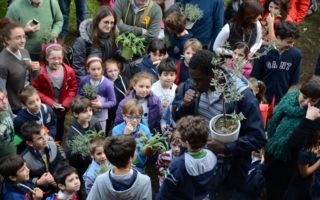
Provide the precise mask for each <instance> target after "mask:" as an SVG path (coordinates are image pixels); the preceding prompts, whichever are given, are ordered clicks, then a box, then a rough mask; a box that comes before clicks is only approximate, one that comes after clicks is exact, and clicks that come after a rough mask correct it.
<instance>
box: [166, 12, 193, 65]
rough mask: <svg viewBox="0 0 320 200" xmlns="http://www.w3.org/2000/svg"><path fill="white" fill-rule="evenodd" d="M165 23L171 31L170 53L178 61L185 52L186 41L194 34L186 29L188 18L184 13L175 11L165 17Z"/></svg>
mask: <svg viewBox="0 0 320 200" xmlns="http://www.w3.org/2000/svg"><path fill="white" fill-rule="evenodd" d="M164 23H165V25H166V28H167V30H168V32H169V43H170V46H169V47H168V54H169V56H170V58H172V59H173V60H174V61H175V62H177V61H178V60H179V59H180V57H181V55H182V54H183V46H184V44H185V42H186V41H187V40H189V39H191V38H192V34H189V33H188V31H187V30H186V23H187V18H186V16H185V15H183V14H182V13H180V12H177V11H174V12H172V13H170V14H169V15H168V16H167V17H166V18H165V21H164Z"/></svg>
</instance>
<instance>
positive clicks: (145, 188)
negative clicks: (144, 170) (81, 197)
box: [87, 136, 152, 200]
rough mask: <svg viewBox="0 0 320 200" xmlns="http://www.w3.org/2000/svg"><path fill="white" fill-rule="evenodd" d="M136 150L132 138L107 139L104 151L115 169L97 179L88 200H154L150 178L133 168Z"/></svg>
mask: <svg viewBox="0 0 320 200" xmlns="http://www.w3.org/2000/svg"><path fill="white" fill-rule="evenodd" d="M135 150H136V142H135V141H134V139H133V138H132V137H126V136H117V137H109V138H107V141H106V145H105V148H104V151H105V153H106V156H107V159H108V160H109V162H110V163H111V164H112V165H113V166H114V167H113V168H112V169H111V170H109V171H108V172H106V173H104V174H103V175H100V176H99V177H98V178H97V180H96V181H95V183H94V185H93V187H92V189H91V191H90V193H89V195H88V198H87V199H88V200H104V199H108V200H127V199H148V200H149V199H152V192H151V181H150V178H149V177H148V176H147V175H143V174H141V173H140V172H138V171H137V170H136V169H134V168H132V166H131V164H132V161H133V160H135V156H136V155H135Z"/></svg>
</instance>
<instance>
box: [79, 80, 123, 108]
mask: <svg viewBox="0 0 320 200" xmlns="http://www.w3.org/2000/svg"><path fill="white" fill-rule="evenodd" d="M85 84H91V83H90V76H89V75H88V76H84V77H83V78H82V79H81V81H80V84H79V89H78V92H77V94H78V95H81V96H83V92H82V88H83V86H84V85H85ZM98 95H99V96H101V97H105V98H106V99H107V100H106V101H105V102H103V103H102V109H108V108H111V107H113V106H115V105H116V103H117V100H116V95H115V93H114V89H113V82H112V81H110V80H109V79H107V78H106V77H104V80H103V81H102V82H101V83H100V84H99V86H98Z"/></svg>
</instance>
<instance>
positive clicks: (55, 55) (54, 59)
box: [47, 50, 63, 70]
mask: <svg viewBox="0 0 320 200" xmlns="http://www.w3.org/2000/svg"><path fill="white" fill-rule="evenodd" d="M47 62H48V66H49V68H50V69H51V70H57V69H59V66H61V65H62V63H63V53H62V51H61V50H53V51H51V52H50V53H49V55H47Z"/></svg>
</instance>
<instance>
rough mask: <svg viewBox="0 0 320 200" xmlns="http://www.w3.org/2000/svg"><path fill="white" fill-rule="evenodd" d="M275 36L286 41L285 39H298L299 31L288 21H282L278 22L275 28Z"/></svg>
mask: <svg viewBox="0 0 320 200" xmlns="http://www.w3.org/2000/svg"><path fill="white" fill-rule="evenodd" d="M275 34H276V36H279V37H280V39H282V40H283V39H286V38H294V39H297V38H299V29H298V28H297V26H296V25H295V24H294V23H292V22H289V21H283V22H280V24H278V25H277V26H276V28H275Z"/></svg>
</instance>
